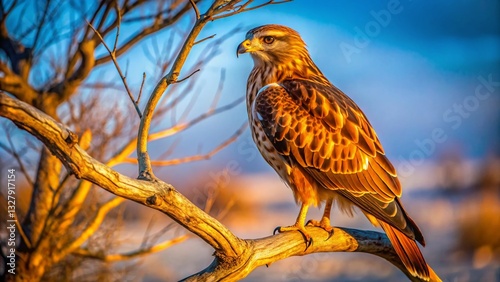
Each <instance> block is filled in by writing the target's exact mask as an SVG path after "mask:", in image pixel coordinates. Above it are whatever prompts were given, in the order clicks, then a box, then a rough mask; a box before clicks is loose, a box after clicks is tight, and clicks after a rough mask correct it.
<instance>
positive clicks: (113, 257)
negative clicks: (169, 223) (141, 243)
mask: <svg viewBox="0 0 500 282" xmlns="http://www.w3.org/2000/svg"><path fill="white" fill-rule="evenodd" d="M188 238H189V235H188V234H185V235H182V236H179V237H177V238H174V239H170V240H167V241H165V242H163V243H160V244H158V245H156V246H153V247H150V248H145V249H139V250H136V251H132V252H128V253H124V254H101V253H92V252H90V251H89V250H87V249H83V248H80V249H76V250H74V251H73V254H74V255H78V256H83V257H87V258H92V259H98V260H102V261H106V262H113V261H120V260H128V259H131V258H136V257H140V256H144V255H147V254H152V253H156V252H159V251H162V250H165V249H167V248H169V247H171V246H173V245H175V244H178V243H180V242H183V241H185V240H186V239H188Z"/></svg>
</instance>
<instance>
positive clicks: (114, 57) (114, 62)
mask: <svg viewBox="0 0 500 282" xmlns="http://www.w3.org/2000/svg"><path fill="white" fill-rule="evenodd" d="M87 24H88V25H89V26H90V28H91V29H92V30H93V31H94V32H95V34H97V36H98V37H99V39H100V40H101V42H102V45H104V47H105V48H106V50H108V53H109V55H110V57H111V60H112V61H113V64H114V65H115V68H116V70H117V71H118V74H119V75H120V78H121V79H122V82H123V85H124V86H125V90H126V91H127V94H128V97H129V98H130V101H132V104H134V108H135V110H136V112H137V114H138V115H139V118H142V113H141V110H140V109H139V105H137V103H136V102H135V99H134V96H133V95H132V92H131V91H130V88H129V87H128V83H127V79H126V77H125V76H124V75H123V72H122V70H121V68H120V66H119V65H118V61H117V60H116V52H115V51H112V50H111V49H110V48H109V46H108V44H106V42H104V38H103V37H102V35H101V33H100V32H99V31H97V30H96V29H95V28H94V26H93V25H92V24H91V23H90V22H88V21H87Z"/></svg>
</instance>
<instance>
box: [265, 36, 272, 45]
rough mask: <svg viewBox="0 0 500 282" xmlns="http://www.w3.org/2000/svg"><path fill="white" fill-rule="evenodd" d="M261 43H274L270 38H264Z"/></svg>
mask: <svg viewBox="0 0 500 282" xmlns="http://www.w3.org/2000/svg"><path fill="white" fill-rule="evenodd" d="M263 41H264V43H266V44H271V43H273V42H274V37H272V36H265V37H264V40H263Z"/></svg>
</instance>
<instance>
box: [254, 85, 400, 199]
mask: <svg viewBox="0 0 500 282" xmlns="http://www.w3.org/2000/svg"><path fill="white" fill-rule="evenodd" d="M252 112H253V115H254V118H256V119H258V120H259V121H260V122H261V124H262V127H263V129H264V131H265V133H266V136H267V137H268V138H269V139H270V140H271V142H272V143H273V144H274V146H275V147H276V149H277V150H278V152H279V153H280V154H281V155H282V156H283V157H284V158H285V159H287V158H291V159H293V161H294V162H296V163H298V164H299V165H301V166H302V167H303V168H314V169H317V170H319V171H321V172H324V173H327V174H328V173H332V174H334V175H346V176H347V175H354V174H359V173H361V174H362V176H363V177H356V178H359V180H357V181H356V182H357V183H351V182H350V181H349V180H350V177H347V178H346V179H345V181H342V180H335V181H333V182H334V183H335V184H336V187H330V186H329V187H328V188H331V189H335V188H341V189H347V190H349V191H350V192H351V193H353V194H365V193H370V194H373V196H374V197H375V198H377V199H378V200H380V201H382V202H390V201H392V200H393V199H394V197H395V196H397V197H399V196H400V195H401V186H400V184H399V181H398V180H397V177H396V171H395V169H394V167H393V166H392V165H391V163H390V162H389V161H388V159H387V158H386V157H385V155H384V151H383V149H382V146H381V144H380V141H379V140H378V137H377V135H376V133H375V131H374V130H373V128H372V127H371V125H370V123H369V122H368V120H367V119H366V117H365V115H364V114H363V112H362V111H361V110H360V109H359V108H358V107H357V106H356V104H355V103H354V102H353V101H352V100H351V99H350V98H349V97H347V96H346V95H345V94H344V93H342V92H341V91H340V90H338V89H337V88H335V87H334V86H333V85H322V84H318V83H315V82H311V81H307V80H299V79H294V80H287V81H284V82H282V83H280V84H272V85H268V86H266V87H264V88H263V89H261V91H259V93H258V94H257V97H256V99H255V102H254V104H253V109H252ZM353 184H362V185H353Z"/></svg>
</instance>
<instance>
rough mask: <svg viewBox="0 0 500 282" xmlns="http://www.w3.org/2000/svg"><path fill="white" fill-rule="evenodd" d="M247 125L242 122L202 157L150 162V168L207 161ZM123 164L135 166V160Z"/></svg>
mask: <svg viewBox="0 0 500 282" xmlns="http://www.w3.org/2000/svg"><path fill="white" fill-rule="evenodd" d="M247 126H248V123H247V122H244V123H243V124H242V125H241V126H240V128H239V129H238V130H237V131H236V132H235V133H234V134H233V135H232V136H231V137H229V138H228V139H226V140H225V141H224V142H222V143H221V144H219V146H217V147H215V148H214V149H212V151H210V152H208V153H206V154H203V155H194V156H189V157H184V158H178V159H173V160H151V165H152V166H172V165H178V164H183V163H189V162H194V161H202V160H208V159H210V158H211V157H213V156H214V155H215V154H217V153H218V152H220V151H221V150H222V149H224V148H225V147H227V146H229V145H230V144H231V143H233V142H234V141H236V140H237V139H238V137H239V136H240V135H241V134H243V132H244V131H245V129H246V128H247ZM123 162H124V163H132V164H136V163H137V159H135V158H127V159H125V160H124V161H123Z"/></svg>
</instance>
